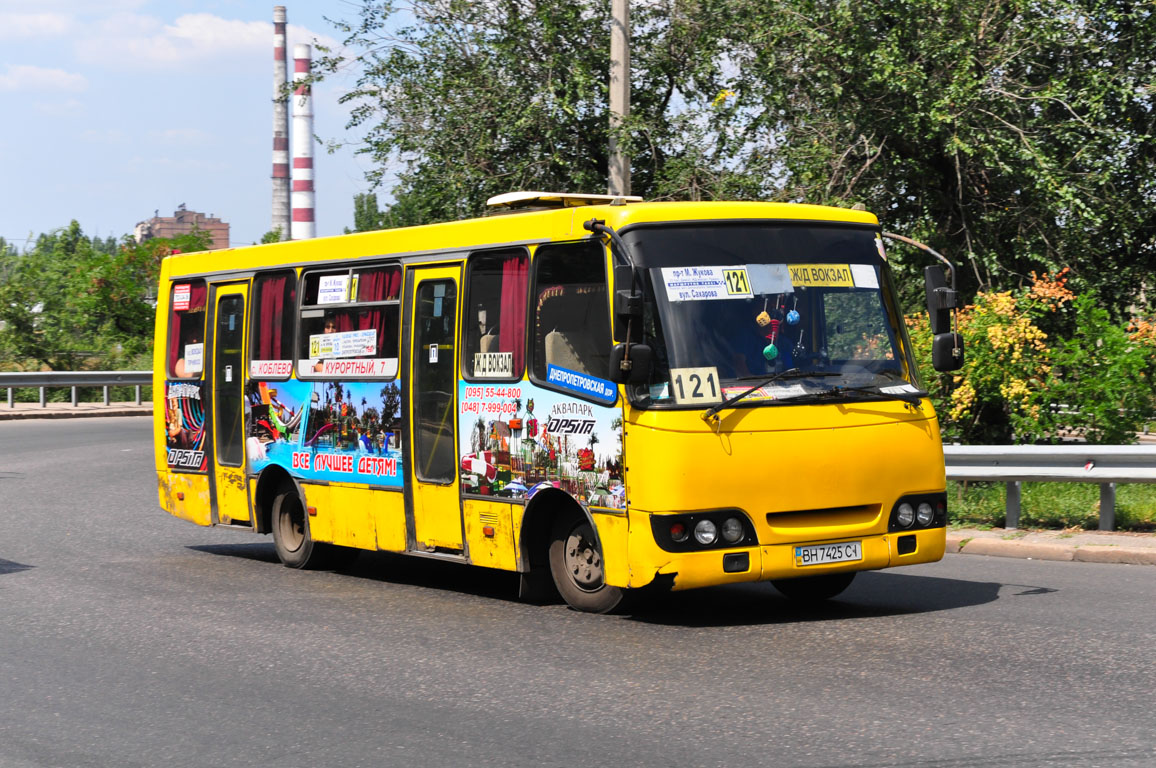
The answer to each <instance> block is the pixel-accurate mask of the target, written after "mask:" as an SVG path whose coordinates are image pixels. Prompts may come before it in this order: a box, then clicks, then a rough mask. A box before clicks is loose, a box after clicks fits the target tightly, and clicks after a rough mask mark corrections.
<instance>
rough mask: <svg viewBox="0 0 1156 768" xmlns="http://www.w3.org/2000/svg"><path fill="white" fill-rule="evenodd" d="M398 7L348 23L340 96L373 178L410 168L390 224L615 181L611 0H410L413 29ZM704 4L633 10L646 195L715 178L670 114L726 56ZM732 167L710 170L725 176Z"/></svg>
mask: <svg viewBox="0 0 1156 768" xmlns="http://www.w3.org/2000/svg"><path fill="white" fill-rule="evenodd" d="M704 5H705V4H704ZM399 6H400V4H395V3H393V2H384V3H379V2H372V3H366V4H365V5H363V6H362V7H361V12H360V18H359V20H358V21H356V22H351V23H343V24H339V27H340V28H341V29H342V30H343V31H344V32H345V34H346V36H347V39H346V44H347V45H349V46H352V47H353V49H355V50H360V51H361V53H360V54H359V56H358V58H359V62H360V64H361V66H362V71H363V75H362V76H361V78H360V80H359V82H358V87H357V88H355V89H353V90H352V91H351V92H350V93H348V94H347V95H346V96H344V97H343V100H344V101H345V102H347V103H349V104H350V105H352V113H351V120H350V127H351V128H356V129H359V130H361V131H363V132H364V133H365V136H366V143H365V145H364V146H363V147H362V151H364V152H365V153H366V154H368V155H369V156H370V158H371V159H372V160H373V161H374V166H373V167H372V168H371V170H370V171H369V173H368V177H369V180H370V181H372V182H374V183H375V184H376V183H380V182H382V181H384V180H385V179H386V178H387V172H388V171H390V170H392V169H394V168H397V167H398V166H400V170H399V171H398V173H397V177H396V178H397V183H396V186H395V187H394V189H393V190H392V192H393V196H394V198H395V202H394V203H393V204H392V205H391V206H390V207H389V208H388V209H387V210H386V211H385V212H384V214H383V220H382V222H381V223H382V225H385V226H401V225H408V224H419V223H429V222H432V221H440V220H448V219H455V218H461V217H465V216H473V215H478V214H480V213H481V212H482V211H483V208H484V202H485V200H486V199H487V198H488V197H490V196H492V195H495V194H499V193H503V192H509V191H511V190H516V189H548V190H559V191H572V192H591V191H601V190H604V189H605V188H606V184H607V149H606V146H607V139H608V131H609V122H608V118H607V102H608V88H607V59H608V57H609V31H608V30H609V3H608V2H602V1H601V0H600V1H598V2H594V0H559V2H553V3H533V4H528V3H524V2H520V1H519V0H500V1H499V2H494V3H469V2H461V1H459V0H451V2H442V1H441V0H417V2H412V3H406V4H405V9H406V11H407V12H408V16H407V17H408V18H409V19H411V23H408V24H405V23H403V22H402V21H401V17H399V16H397V15H396V11H397V9H398V7H399ZM697 8H698V6H697V4H686V3H676V2H662V3H653V4H650V5H640V6H638V7H636V8H635V9H634V11H633V13H634V30H635V34H634V45H635V51H636V53H635V54H634V59H633V64H632V66H633V72H634V98H633V103H632V106H631V109H632V115H633V117H632V120H631V124H630V127H629V131H630V132H631V136H629V137H627V138H629V139H630V145H631V147H632V151H633V153H634V157H635V171H634V185H635V187H636V189H637V190H638V191H639V192H641V193H643V194H649V193H650V192H651V191H652V190H654V189H661V190H662V191H660V193H659V194H660V195H661V194H663V193H664V192H668V191H669V192H672V193H673V192H675V191H677V192H679V193H680V194H682V193H685V192H686V189H683V187H687V186H688V185H690V184H691V182H690V181H688V179H689V178H691V177H694V178H698V177H704V178H705V177H706V176H707V174H705V173H700V171H699V170H698V169H699V166H701V165H702V164H703V161H702V160H700V159H698V158H699V156H700V155H701V154H702V151H701V147H700V146H699V145H697V144H694V142H688V139H687V137H686V136H685V135H684V133H685V132H684V131H683V130H682V128H685V125H686V124H685V123H676V122H675V121H672V119H671V115H673V114H674V105H675V104H676V103H677V104H680V105H681V104H686V103H687V100H688V99H692V98H697V96H696V95H695V94H697V93H698V92H699V90H702V89H699V88H697V87H696V86H694V84H693V81H694V80H695V79H702V80H709V79H710V77H711V73H713V72H715V71H716V70H717V69H718V67H719V66H720V63H721V59H720V57H719V55H718V52H717V51H716V50H713V49H711V48H710V47H709V46H710V45H711V43H712V41H716V40H717V39H718V38H717V35H712V34H707V33H708V32H709V31H710V30H709V27H708V25H707V24H706V23H705V22H704V21H703V18H704V16H703V13H702V12H699V11H697V10H695V9H697ZM687 9H691V10H694V12H693V13H692V12H690V11H688V10H687ZM398 23H402V26H401V27H400V28H398V29H396V30H394V29H393V27H394V26H395V25H396V24H398ZM387 30H392V31H390V32H388V33H387ZM343 63H344V62H341V61H338V60H335V59H330V60H328V61H326V62H324V64H325V65H326V66H328V67H329V68H330V69H332V68H335V67H338V66H341V65H342V64H343ZM706 90H707V91H710V90H711V89H710V88H707V89H706ZM711 97H712V98H713V93H712V94H711ZM688 143H690V144H692V145H693V146H692V147H691V148H689V149H688V146H687V145H688ZM683 156H687V158H688V159H686V160H685V161H684V162H683V164H682V165H681V166H680V170H679V171H678V172H677V173H674V174H667V173H666V172H665V170H664V169H665V168H666V166H667V163H669V162H671V160H672V158H679V157H683ZM713 159H715V160H717V158H713ZM722 165H723V164H722V163H721V162H717V161H716V162H715V167H714V168H712V169H711V172H712V173H714V174H715V175H723V176H725V175H727V174H726V172H725V170H720V169H721V168H722ZM696 174H697V176H696Z"/></svg>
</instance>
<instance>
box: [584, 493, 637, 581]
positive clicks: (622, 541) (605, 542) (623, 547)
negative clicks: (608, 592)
mask: <svg viewBox="0 0 1156 768" xmlns="http://www.w3.org/2000/svg"><path fill="white" fill-rule="evenodd" d="M591 513H592V515H591V516H592V517H593V518H594V524H595V525H596V526H597V527H598V541H599V542H600V543H601V544H602V565H603V568H604V571H603V573H604V574H605V578H606V583H607V584H609V585H610V586H612V587H628V586H630V557H629V555H628V550H627V541H628V539H629V538H630V526H629V524H628V519H627V517H626V515H624V514H622V513H621V512H618V513H604V512H599V511H598V510H591Z"/></svg>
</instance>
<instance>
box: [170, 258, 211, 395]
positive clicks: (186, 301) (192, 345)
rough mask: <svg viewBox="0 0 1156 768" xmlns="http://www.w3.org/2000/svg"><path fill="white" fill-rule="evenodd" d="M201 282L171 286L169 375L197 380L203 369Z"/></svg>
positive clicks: (203, 291)
mask: <svg viewBox="0 0 1156 768" xmlns="http://www.w3.org/2000/svg"><path fill="white" fill-rule="evenodd" d="M207 296H208V289H207V288H206V287H205V283H204V281H202V280H193V281H189V282H184V283H174V284H173V287H172V292H171V293H170V295H169V348H168V367H169V374H170V375H171V376H173V377H174V378H178V379H199V378H200V377H201V371H202V370H203V369H204V352H205V344H204V342H205V299H206V298H207Z"/></svg>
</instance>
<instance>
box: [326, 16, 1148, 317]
mask: <svg viewBox="0 0 1156 768" xmlns="http://www.w3.org/2000/svg"><path fill="white" fill-rule="evenodd" d="M400 5H401V4H400V3H394V2H370V3H365V4H364V5H362V6H361V9H360V14H359V17H358V19H357V21H355V22H352V23H343V24H340V25H339V26H340V27H341V28H342V29H343V30H344V32H345V33H346V36H347V40H346V42H347V44H348V45H349V46H350V49H351V50H353V51H358V52H359V53H358V54H357V57H358V59H359V63H360V64H361V65H362V71H363V76H362V77H361V79H360V82H359V87H357V88H355V89H354V90H353V91H351V92H350V93H349V94H348V95H347V96H346V97H345V98H346V101H347V102H348V103H349V104H350V105H351V107H352V113H351V120H350V125H351V127H354V128H358V129H361V130H363V131H364V133H365V136H366V143H365V145H364V146H363V147H362V149H363V151H364V152H365V153H366V154H367V155H369V157H370V159H371V160H372V161H373V162H374V165H373V167H372V168H371V170H370V172H369V178H370V180H371V181H374V182H382V181H384V180H385V179H387V178H391V177H389V176H388V175H387V174H388V172H390V171H392V170H393V169H396V168H400V171H399V172H398V173H397V175H396V179H397V183H396V186H395V187H394V188H393V189H392V190H391V191H392V193H393V196H394V198H395V202H394V203H393V204H392V205H391V206H390V207H389V208H388V209H387V210H386V211H385V213H384V219H383V221H382V223H383V224H384V225H387V226H397V225H404V224H414V223H427V222H430V221H438V220H448V219H455V218H460V217H463V216H470V215H477V214H479V213H481V211H482V207H483V201H484V200H485V199H486V198H487V197H489V196H490V195H493V194H496V193H500V192H508V191H511V190H515V189H551V190H562V191H601V190H602V189H604V188H605V185H606V179H607V174H606V165H607V163H606V143H607V135H608V134H607V132H608V130H609V129H608V117H607V77H608V75H607V69H608V63H607V62H608V58H609V51H608V39H609V19H608V8H609V3H608V2H606V1H605V0H561V1H560V2H557V3H535V4H527V3H524V2H520V1H519V0H497V2H492V3H468V2H463V1H461V0H414V2H411V3H406V4H405V10H407V11H408V15H406V16H404V17H403V16H398V15H397V14H396V11H397V9H398V8H399V7H400ZM405 19H408V20H409V23H408V24H407V23H405ZM399 25H400V26H399ZM632 26H633V30H632V31H633V34H632V106H631V109H632V114H631V117H630V119H629V121H628V123H627V125H626V135H625V136H623V138H624V139H625V140H626V142H627V145H628V146H629V148H630V151H631V155H632V158H633V188H634V191H635V192H636V193H638V194H642V195H643V196H645V197H647V198H651V199H667V198H675V199H700V198H702V199H706V198H753V199H777V200H790V201H799V202H811V203H830V204H835V205H851V204H854V203H863V204H865V205H866V206H867V208H868V209H869V210H872V211H875V212H877V213H878V214H879V215H880V217H881V219H882V220H883V222H884V226H885V227H887V228H889V229H892V230H894V231H899V232H903V233H905V234H908V235H911V236H914V237H916V238H918V239H921V240H924V241H925V242H928V243H929V244H931V245H932V246H933V247H935V248H936V249H937V250H940V251H941V252H943V253H946V254H948V255H949V256H951V257H952V258H954V259H956V260H957V261H960V262H962V264H963V266H964V269H962V270H961V278H962V282H961V287H962V288H963V289H964V291H965V294H966V295H967V296H972V295H974V294H975V293H976V292H977V291H978V290H980V289H984V290H989V291H990V290H1008V289H1012V288H1016V287H1019V286H1020V285H1022V284H1024V283H1026V282H1027V281H1028V277H1027V276H1028V274H1029V273H1030V271H1031V270H1033V269H1034V270H1036V271H1049V272H1052V273H1055V272H1057V271H1058V270H1059V269H1060V268H1061V267H1065V266H1070V267H1071V269H1072V279H1073V282H1074V285H1076V287H1077V288H1078V289H1079V290H1080V291H1081V292H1083V291H1084V290H1086V289H1089V288H1090V289H1092V290H1093V291H1094V293H1095V294H1096V295H1097V296H1098V297H1099V298H1100V300H1101V301H1102V302H1103V303H1104V305H1105V306H1106V307H1107V308H1108V309H1109V311H1110V312H1111V314H1112V317H1113V319H1115V320H1117V321H1119V320H1122V319H1123V318H1124V316H1125V314H1126V308H1127V307H1128V306H1129V305H1130V304H1132V303H1134V302H1136V301H1138V300H1139V298H1140V296H1141V295H1142V287H1143V286H1144V284H1145V281H1147V280H1150V275H1151V273H1152V271H1153V269H1154V268H1156V205H1153V201H1156V104H1154V100H1156V86H1153V81H1152V77H1151V69H1152V67H1151V51H1152V50H1154V49H1156V13H1153V11H1152V8H1151V5H1150V4H1142V3H1133V2H1129V1H1128V0H1057V1H1056V2H1054V3H1046V4H1043V3H1038V2H1034V1H1033V0H1000V1H999V2H987V1H986V0H985V1H984V2H980V0H899V1H898V2H889V3H878V2H855V1H853V0H831V1H828V0H776V2H772V3H768V2H765V1H764V0H650V1H649V2H641V1H638V2H635V3H634V4H633V7H632ZM328 64H329V65H330V66H331V67H332V66H338V65H339V62H337V61H335V60H330V61H329V62H328ZM922 265H923V261H922V257H915V256H913V255H911V254H909V253H907V252H902V251H900V252H897V266H898V268H899V270H900V272H901V273H906V274H905V275H904V276H905V278H906V279H905V280H904V281H903V284H904V285H909V286H911V285H916V278H917V274H916V272H917V267H921V266H922ZM1149 287H1150V286H1149ZM1151 293H1152V292H1151V291H1150V290H1149V292H1148V294H1149V295H1151ZM916 295H917V289H912V290H911V291H909V295H908V297H907V298H908V299H911V300H914V299H915V297H916ZM908 303H909V305H910V302H908Z"/></svg>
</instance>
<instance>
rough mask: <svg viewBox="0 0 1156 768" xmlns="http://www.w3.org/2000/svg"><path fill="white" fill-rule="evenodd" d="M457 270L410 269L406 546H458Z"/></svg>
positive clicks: (429, 549)
mask: <svg viewBox="0 0 1156 768" xmlns="http://www.w3.org/2000/svg"><path fill="white" fill-rule="evenodd" d="M460 274H461V269H460V268H459V267H457V266H454V267H426V268H417V269H414V270H413V275H414V278H413V279H412V280H410V281H409V284H408V286H407V288H406V305H407V306H408V307H409V310H408V315H409V321H410V329H411V331H410V333H409V334H408V339H409V344H410V352H409V371H408V374H409V375H408V379H409V382H408V383H409V403H408V409H409V418H408V419H407V423H408V424H409V432H410V434H409V440H408V441H407V442H408V443H409V446H410V448H409V461H408V462H407V465H408V466H407V469H406V475H407V477H406V488H407V490H408V493H409V499H408V501H409V502H410V503H409V504H408V505H407V506H408V509H407V516H411V517H410V519H409V520H408V521H407V522H408V523H409V525H408V526H407V527H408V529H409V530H410V531H412V532H413V534H412V536H413V539H412V541H410V542H409V546H410V548H411V549H414V550H417V551H424V552H433V551H439V550H440V551H444V552H460V551H461V550H462V513H461V496H460V493H459V485H458V450H457V391H458V349H457V347H456V346H455V343H454V339H455V338H456V337H457V316H458V311H457V310H458V279H459V277H460Z"/></svg>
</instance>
